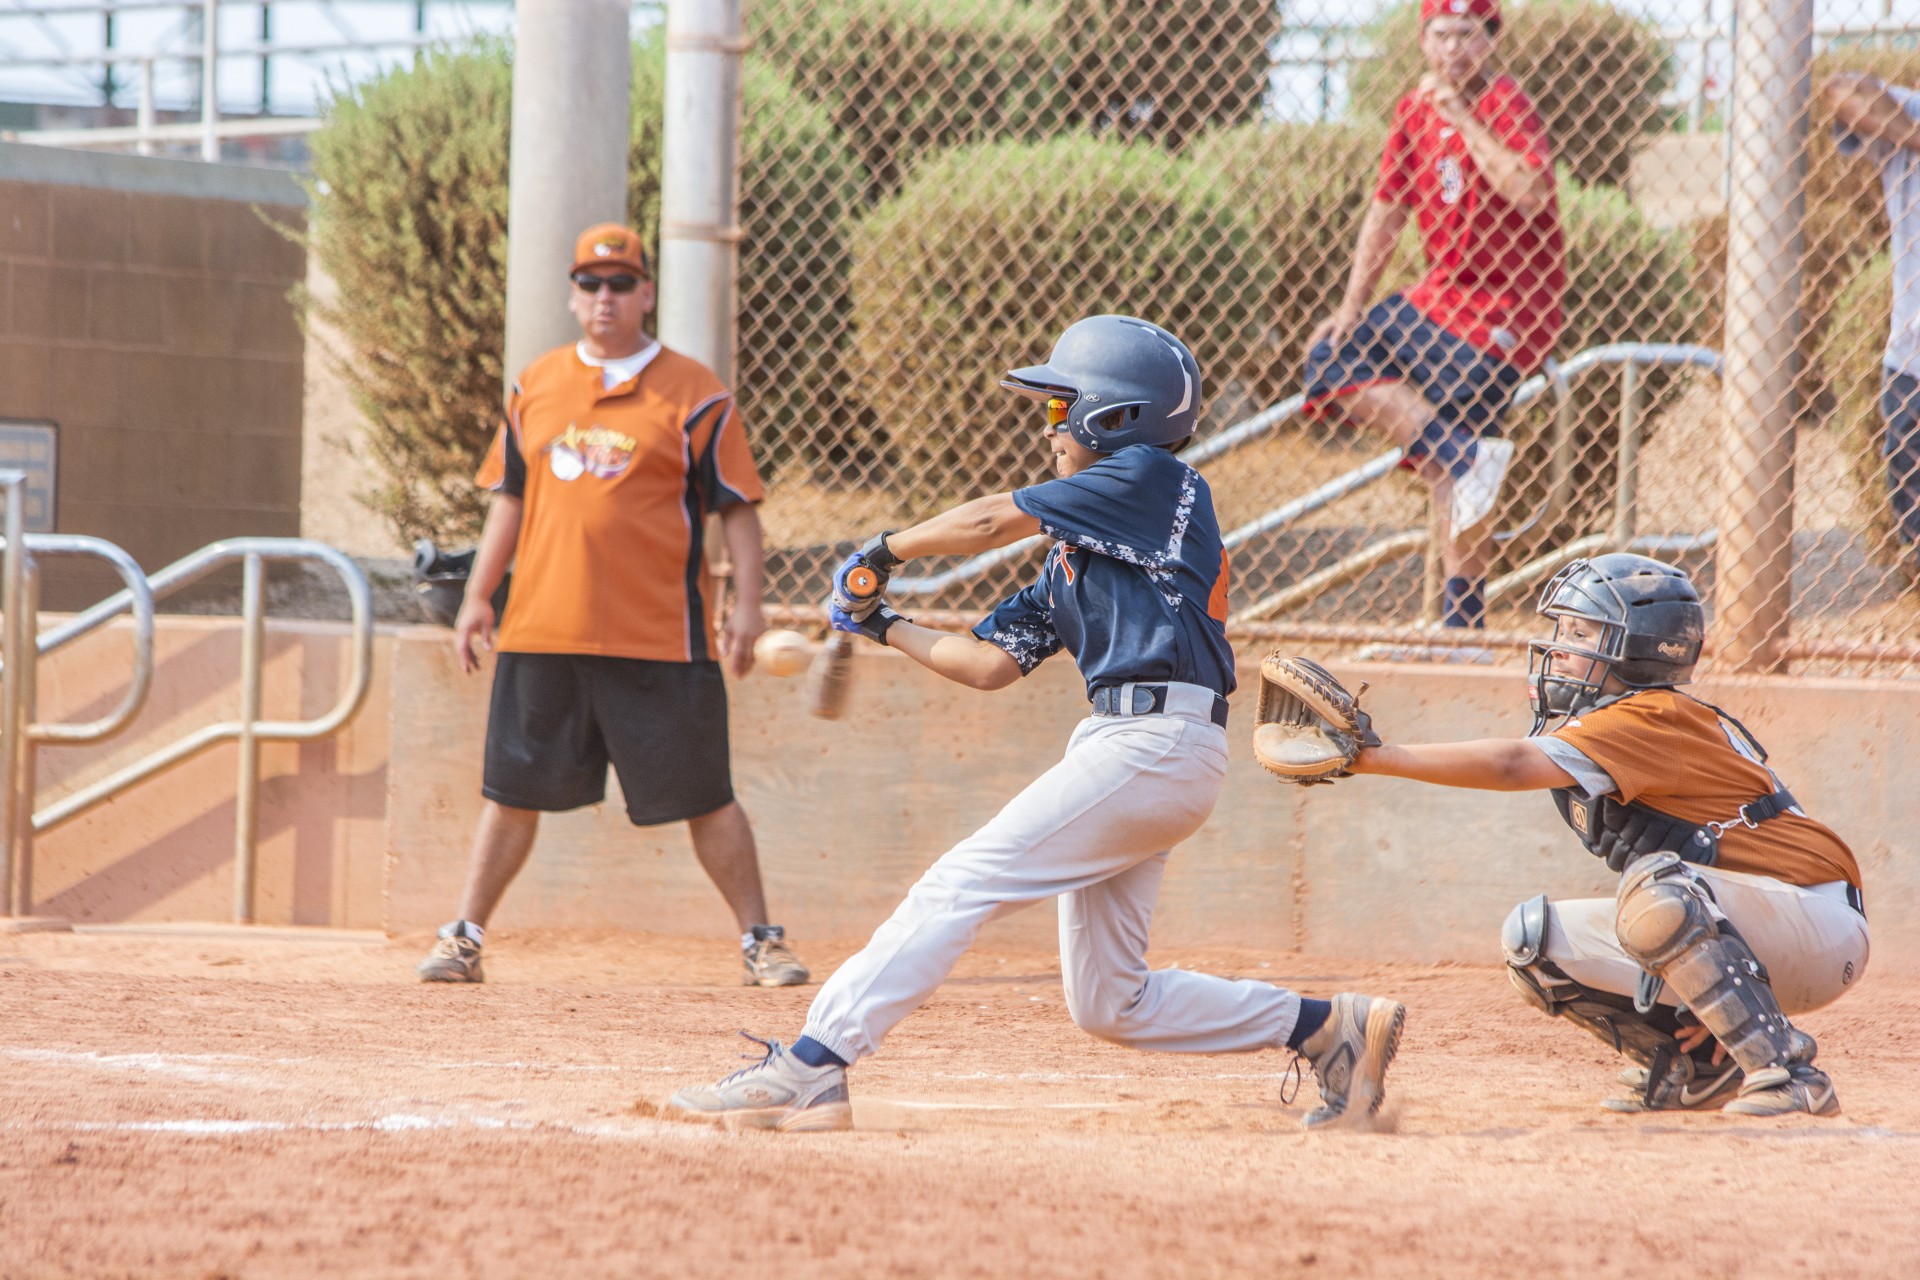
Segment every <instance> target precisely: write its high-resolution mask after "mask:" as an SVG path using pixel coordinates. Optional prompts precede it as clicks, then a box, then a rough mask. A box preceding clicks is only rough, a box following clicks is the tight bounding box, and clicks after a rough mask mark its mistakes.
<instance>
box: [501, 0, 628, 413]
mask: <svg viewBox="0 0 1920 1280" xmlns="http://www.w3.org/2000/svg"><path fill="white" fill-rule="evenodd" d="M632 57H633V54H632V49H631V42H630V38H629V36H628V33H627V5H626V4H625V0H520V2H519V4H518V5H516V6H515V17H514V48H513V140H512V150H511V152H510V156H509V159H508V182H507V349H506V370H505V376H506V379H507V380H508V381H509V382H511V381H512V379H513V378H514V377H516V376H517V375H518V374H519V372H520V370H522V369H524V368H525V367H526V366H527V363H528V362H529V361H531V360H532V359H533V358H534V357H535V356H537V355H539V354H540V353H541V352H542V351H545V350H547V349H549V348H551V347H556V346H560V345H561V344H563V343H568V342H571V341H573V340H574V339H575V338H577V337H579V336H580V334H579V330H578V329H577V328H575V326H574V323H573V318H572V317H571V316H569V315H568V314H567V290H568V289H569V288H570V287H571V286H569V285H568V283H567V266H568V264H569V263H571V262H572V261H573V256H572V255H573V241H574V237H576V236H578V235H579V234H580V233H581V232H582V231H585V230H586V229H587V228H588V227H590V226H592V225H593V224H595V223H597V222H625V221H626V220H627V128H628V125H629V123H630V121H631V117H632V113H631V109H630V106H629V101H630V97H631V88H632V79H633V63H632Z"/></svg>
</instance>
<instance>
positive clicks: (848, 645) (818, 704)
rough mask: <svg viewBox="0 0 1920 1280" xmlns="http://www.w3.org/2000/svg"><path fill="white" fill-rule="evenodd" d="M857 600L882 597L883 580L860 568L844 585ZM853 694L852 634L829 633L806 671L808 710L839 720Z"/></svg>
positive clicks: (873, 573) (819, 716) (825, 718)
mask: <svg viewBox="0 0 1920 1280" xmlns="http://www.w3.org/2000/svg"><path fill="white" fill-rule="evenodd" d="M843 588H844V590H845V592H846V594H847V595H849V596H851V597H852V598H853V599H854V600H856V601H858V600H870V599H872V598H873V597H874V596H876V595H878V594H880V576H879V575H878V574H876V573H875V572H874V571H873V570H871V569H869V568H867V567H866V566H865V565H861V566H859V567H857V568H855V569H854V570H853V571H852V572H851V573H849V574H847V580H846V582H845V583H844V584H843ZM852 691H853V633H852V632H850V631H829V632H828V633H827V642H826V644H824V645H822V646H821V647H820V654H819V656H818V657H816V658H815V659H814V660H813V665H812V666H810V667H808V668H807V690H806V692H807V710H808V711H810V712H812V713H813V714H814V716H816V717H817V718H819V719H821V720H838V719H839V718H840V717H841V716H842V715H844V714H845V713H846V710H847V695H848V694H849V693H851V692H852Z"/></svg>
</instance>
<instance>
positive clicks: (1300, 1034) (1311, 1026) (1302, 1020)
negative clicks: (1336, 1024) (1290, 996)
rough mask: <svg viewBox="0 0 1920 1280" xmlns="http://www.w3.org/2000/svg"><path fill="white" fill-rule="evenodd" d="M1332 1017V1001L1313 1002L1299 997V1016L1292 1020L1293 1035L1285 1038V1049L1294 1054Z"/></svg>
mask: <svg viewBox="0 0 1920 1280" xmlns="http://www.w3.org/2000/svg"><path fill="white" fill-rule="evenodd" d="M1332 1016H1333V1001H1331V1000H1313V999H1310V998H1308V997H1306V996H1301V997H1300V1016H1299V1017H1298V1018H1295V1019H1294V1020H1293V1034H1292V1035H1290V1036H1288V1037H1287V1048H1289V1049H1291V1050H1293V1051H1294V1052H1295V1053H1298V1052H1300V1046H1301V1045H1303V1044H1305V1043H1306V1042H1307V1041H1308V1039H1309V1038H1311V1037H1312V1035H1313V1033H1314V1032H1316V1031H1318V1030H1319V1029H1320V1028H1321V1027H1324V1026H1326V1025H1327V1019H1328V1018H1330V1017H1332Z"/></svg>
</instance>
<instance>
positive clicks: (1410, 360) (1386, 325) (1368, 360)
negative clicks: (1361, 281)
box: [1306, 293, 1521, 436]
mask: <svg viewBox="0 0 1920 1280" xmlns="http://www.w3.org/2000/svg"><path fill="white" fill-rule="evenodd" d="M1520 380H1521V379H1520V370H1519V369H1517V368H1515V367H1514V366H1513V365H1511V364H1508V363H1507V362H1506V361H1505V360H1502V359H1500V358H1499V357H1498V356H1495V355H1492V354H1489V353H1488V352H1485V351H1482V350H1481V349H1480V348H1478V347H1476V346H1474V345H1473V344H1472V343H1471V342H1468V341H1467V340H1466V339H1465V338H1462V337H1461V336H1459V335H1458V334H1455V333H1449V332H1447V331H1446V330H1445V329H1442V328H1441V327H1440V326H1439V325H1437V324H1435V323H1433V322H1432V321H1431V320H1429V319H1427V317H1426V316H1425V315H1424V314H1423V313H1422V312H1421V311H1420V309H1419V308H1418V307H1416V306H1414V305H1413V304H1412V303H1411V302H1408V301H1407V300H1406V299H1405V298H1404V297H1402V296H1401V295H1399V294H1397V293H1395V294H1391V295H1389V296H1388V297H1386V298H1384V299H1382V300H1381V301H1380V302H1378V303H1376V304H1375V305H1374V307H1373V308H1372V309H1371V310H1370V311H1368V312H1367V314H1366V315H1364V316H1362V317H1361V319H1360V322H1359V323H1358V324H1356V325H1355V326H1354V328H1353V332H1352V333H1351V334H1350V335H1348V337H1347V340H1346V341H1345V342H1343V343H1342V344H1341V345H1340V349H1339V350H1338V351H1335V350H1334V349H1333V347H1332V345H1331V344H1329V343H1326V342H1319V343H1316V344H1314V348H1313V350H1311V351H1309V352H1308V353H1307V372H1306V383H1307V385H1306V395H1307V403H1306V410H1307V412H1309V413H1311V412H1313V411H1314V410H1316V409H1320V408H1322V407H1324V406H1325V405H1326V404H1327V403H1328V402H1329V401H1331V400H1333V399H1334V398H1335V397H1337V396H1341V395H1345V394H1347V393H1348V392H1351V391H1358V390H1359V389H1360V388H1361V387H1365V386H1370V385H1372V384H1374V383H1377V382H1406V383H1409V384H1411V385H1412V386H1414V387H1416V388H1418V389H1419V391H1420V394H1421V395H1424V396H1425V397H1426V398H1427V400H1428V401H1429V402H1430V403H1431V404H1432V405H1433V407H1434V417H1435V419H1436V420H1438V421H1439V422H1440V423H1441V425H1442V426H1444V427H1447V428H1449V429H1451V428H1454V427H1464V428H1466V429H1467V430H1468V431H1470V432H1472V433H1473V434H1474V435H1475V436H1497V435H1499V434H1500V419H1501V417H1502V415H1503V414H1504V413H1505V412H1506V408H1507V406H1508V405H1509V404H1511V403H1512V401H1513V392H1514V388H1516V387H1518V386H1519V385H1520Z"/></svg>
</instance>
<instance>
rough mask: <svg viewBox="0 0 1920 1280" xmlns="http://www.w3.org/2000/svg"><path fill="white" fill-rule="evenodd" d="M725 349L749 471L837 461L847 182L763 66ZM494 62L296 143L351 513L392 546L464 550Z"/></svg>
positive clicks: (336, 112)
mask: <svg viewBox="0 0 1920 1280" xmlns="http://www.w3.org/2000/svg"><path fill="white" fill-rule="evenodd" d="M662 57H663V54H662V48H661V44H660V40H659V37H658V35H657V34H656V35H654V36H653V37H652V38H650V39H647V40H643V41H641V42H639V43H638V44H636V46H635V49H634V63H633V87H634V91H633V98H632V103H633V107H632V110H633V121H632V135H631V136H632V141H631V147H630V153H629V157H628V201H629V204H628V216H629V217H630V218H631V219H632V221H633V223H634V225H635V226H637V227H638V228H639V229H640V230H641V232H642V234H643V235H645V236H646V238H647V240H648V241H649V243H654V242H655V241H656V239H657V229H658V225H659V217H660V179H659V174H660V143H659V139H660V109H661V98H662V79H663V65H664V64H663V61H662ZM744 94H745V97H746V101H747V105H748V110H747V112H746V113H745V118H744V123H743V128H742V139H741V185H742V190H743V195H742V199H741V205H740V222H741V226H742V229H743V231H744V234H745V242H744V243H743V245H742V249H741V262H740V280H741V289H740V316H741V327H740V342H739V359H738V362H737V366H736V377H735V383H736V387H737V390H738V392H739V396H740V400H741V404H742V410H743V412H744V413H745V414H746V415H747V418H748V422H749V427H750V429H751V430H752V432H753V434H754V437H755V439H756V443H757V446H758V449H759V453H760V456H761V459H762V462H763V464H764V465H769V466H775V465H780V464H781V463H783V462H786V461H789V460H794V459H798V460H801V461H807V460H811V459H812V458H814V457H815V456H817V452H816V451H817V450H818V449H821V448H824V447H828V446H829V445H831V444H833V443H835V442H834V441H831V440H829V439H828V438H827V432H826V430H825V428H824V426H823V424H825V423H828V422H831V421H833V419H834V416H835V414H836V412H837V400H836V398H835V397H836V395H837V389H838V387H839V386H840V385H841V382H842V379H841V378H840V376H839V375H838V373H837V372H836V370H837V365H836V363H835V362H836V361H837V358H838V356H837V350H838V346H839V344H840V343H841V342H842V341H843V340H844V337H843V335H844V332H845V326H846V323H847V320H846V317H847V313H848V310H849V304H848V300H847V295H846V272H847V263H848V257H847V248H846V242H845V238H844V225H845V222H846V219H847V217H848V215H849V213H850V212H851V211H852V209H853V207H854V202H855V201H856V200H857V199H858V195H859V192H860V190H861V188H862V186H863V184H864V181H865V176H864V174H863V173H862V172H861V169H860V166H859V162H858V161H857V160H856V159H855V158H854V157H853V156H852V154H851V153H850V152H848V151H847V149H846V148H845V147H844V146H843V145H842V144H841V143H840V142H839V141H838V138H837V135H835V133H834V131H833V128H832V125H831V123H830V122H829V121H828V120H827V118H826V115H825V113H824V112H823V111H822V110H821V109H819V108H818V107H816V106H813V105H810V104H808V103H807V102H805V101H803V100H801V99H800V98H799V97H798V95H796V94H795V93H794V92H793V90H792V88H791V87H790V86H789V85H787V84H786V82H785V80H784V79H783V78H782V77H781V76H780V75H779V74H778V73H777V72H776V71H774V70H773V69H772V68H771V67H770V66H767V65H765V64H764V63H761V62H759V61H758V60H754V59H750V60H749V61H748V64H747V66H746V68H745V73H744ZM511 98H512V68H511V62H510V57H509V52H508V50H507V48H506V47H504V46H503V45H501V44H498V43H493V42H487V43H481V44H476V45H473V46H469V47H465V48H462V49H459V50H453V51H444V50H443V51H433V52H429V53H427V54H425V55H424V56H423V57H422V58H421V59H419V60H418V61H417V62H415V63H413V64H411V65H409V66H405V67H401V68H398V69H396V70H394V71H392V72H389V73H388V74H386V75H384V76H381V77H379V78H377V79H374V80H369V81H366V82H364V83H362V84H359V85H357V86H354V87H353V88H351V89H350V90H348V91H347V92H345V93H344V94H342V95H341V96H340V97H339V98H337V99H335V100H334V102H333V103H332V104H331V105H330V106H329V108H328V118H327V124H326V126H325V127H324V128H322V129H321V130H319V131H318V132H316V133H315V134H314V135H313V137H312V142H311V147H312V155H313V173H314V177H313V180H312V183H311V191H312V196H313V210H312V222H311V226H312V230H311V232H310V243H311V247H312V251H313V253H314V254H315V256H316V258H317V260H318V261H319V264H320V266H321V268H322V269H323V270H324V271H325V272H326V273H327V274H328V275H329V276H330V277H331V278H332V279H333V281H334V283H335V284H336V285H337V286H338V289H339V295H338V298H337V300H336V301H334V302H333V303H331V304H320V303H318V302H314V301H312V300H309V305H310V306H311V307H312V309H313V312H314V314H315V315H316V316H317V317H318V318H320V319H323V320H325V321H326V322H327V323H328V324H330V325H331V326H333V327H334V328H335V329H337V330H338V332H339V333H340V334H341V335H342V339H343V341H344V344H345V348H346V349H345V350H344V351H342V352H340V353H339V355H340V357H341V358H340V359H339V360H338V361H337V363H338V365H339V367H340V370H341V373H342V375H343V376H344V377H345V379H346V381H347V384H348V387H349V389H350V390H351V391H352V393H353V396H354V399H355V403H356V404H357V406H358V407H359V409H360V411H361V414H362V416H363V418H364V419H365V423H366V427H365V436H364V438H365V442H366V445H367V448H368V449H369V450H370V452H371V454H372V457H373V460H374V463H375V465H376V467H377V469H378V470H379V472H380V474H381V476H382V477H383V479H382V480H381V482H380V484H379V487H378V488H377V489H376V490H375V491H374V492H373V493H371V494H368V495H366V501H367V502H368V505H369V506H370V507H371V508H372V509H373V510H375V511H377V512H379V513H380V514H381V515H382V516H383V517H384V518H385V519H386V520H387V521H388V522H389V523H390V524H391V525H392V527H393V529H394V531H395V532H396V533H397V534H398V535H399V536H400V537H401V538H402V539H412V538H415V537H421V536H434V537H442V538H458V537H470V536H472V535H474V534H475V533H477V532H478V529H479V525H480V521H481V520H482V519H483V517H484V514H485V509H486V501H485V495H484V494H481V493H479V492H477V491H475V489H474V488H473V486H472V484H471V483H470V482H469V478H470V477H471V475H472V473H473V470H474V467H475V464H476V462H477V460H478V458H479V455H480V453H481V451H482V450H483V449H484V448H485V446H486V442H487V441H488V439H489V438H490V437H491V435H492V433H493V431H494V429H495V424H496V423H497V422H498V421H499V417H500V403H501V388H502V385H503V380H502V374H503V371H502V369H501V361H502V358H503V347H504V344H505V293H506V221H507V145H508V139H509V135H510V131H511V118H512V102H511Z"/></svg>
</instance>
